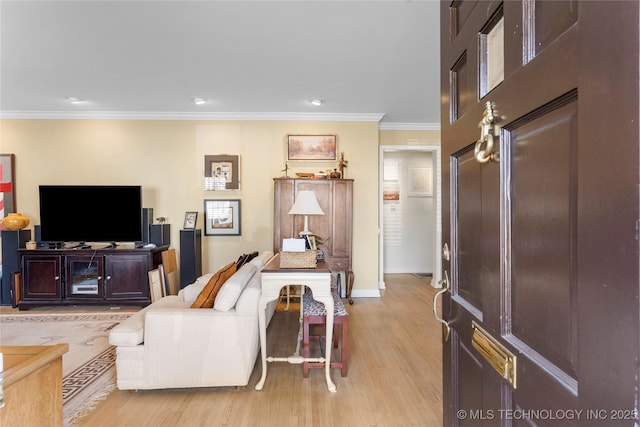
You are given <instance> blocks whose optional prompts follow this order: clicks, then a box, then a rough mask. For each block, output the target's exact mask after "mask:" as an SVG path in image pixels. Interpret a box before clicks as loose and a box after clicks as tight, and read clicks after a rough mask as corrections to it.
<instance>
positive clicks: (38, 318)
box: [0, 313, 133, 426]
mask: <svg viewBox="0 0 640 427" xmlns="http://www.w3.org/2000/svg"><path fill="white" fill-rule="evenodd" d="M131 314H133V313H114V314H111V313H105V314H101V313H96V314H92V313H77V314H76V313H65V314H20V315H0V344H2V345H53V344H59V343H65V342H66V343H68V344H69V351H68V352H67V353H65V354H64V356H63V357H62V376H63V378H62V409H63V412H64V425H65V426H73V425H74V424H75V421H76V419H77V418H78V417H79V416H81V415H82V414H84V413H85V412H86V411H90V410H91V409H92V408H93V407H94V406H95V404H96V402H97V401H98V400H100V399H102V398H104V397H106V395H107V394H109V392H111V391H112V390H113V389H114V388H115V368H114V364H115V360H116V355H115V347H113V346H112V345H109V341H108V339H109V331H111V329H112V328H113V327H114V326H116V325H117V324H118V323H120V322H122V321H123V320H125V319H126V318H128V317H129V316H131Z"/></svg>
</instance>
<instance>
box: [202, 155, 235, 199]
mask: <svg viewBox="0 0 640 427" xmlns="http://www.w3.org/2000/svg"><path fill="white" fill-rule="evenodd" d="M239 163H240V156H228V155H219V156H204V189H205V190H207V191H214V190H238V189H239V188H240V168H239Z"/></svg>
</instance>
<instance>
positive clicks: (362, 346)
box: [78, 274, 442, 427]
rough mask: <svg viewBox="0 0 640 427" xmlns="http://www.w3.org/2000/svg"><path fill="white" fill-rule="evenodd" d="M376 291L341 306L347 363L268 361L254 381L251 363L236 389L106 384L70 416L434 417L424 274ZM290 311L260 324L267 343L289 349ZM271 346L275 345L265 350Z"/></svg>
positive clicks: (435, 352)
mask: <svg viewBox="0 0 640 427" xmlns="http://www.w3.org/2000/svg"><path fill="white" fill-rule="evenodd" d="M385 282H386V284H387V289H386V290H384V291H383V292H384V293H383V296H382V298H379V299H378V298H358V299H356V300H355V303H354V305H351V306H347V310H348V311H349V314H350V316H349V372H348V376H347V377H346V378H342V377H341V376H340V371H339V370H338V369H334V370H332V378H333V381H334V382H335V383H336V386H337V388H338V392H337V393H330V392H329V391H327V388H326V383H325V380H324V371H323V370H321V369H314V370H312V371H311V373H310V375H309V378H303V377H302V366H300V365H289V364H285V363H271V364H269V373H268V377H267V381H266V383H265V386H264V390H263V391H255V390H254V389H253V387H254V386H255V384H256V382H257V381H258V379H259V377H260V372H261V368H260V366H259V363H256V367H255V369H254V372H253V375H252V376H251V379H250V381H249V385H248V386H247V387H246V388H245V389H242V390H235V389H231V388H206V389H188V390H153V391H138V392H137V393H130V392H127V391H120V390H115V391H113V392H112V393H110V394H109V396H108V397H107V398H106V399H105V400H103V401H101V402H99V403H98V405H97V407H96V409H95V410H93V411H91V412H89V413H88V414H87V415H85V416H84V417H82V418H80V419H79V422H78V426H91V427H114V426H120V427H125V426H127V427H128V426H136V427H139V426H153V427H161V426H172V427H173V426H272V425H273V426H322V427H325V426H354V427H361V426H384V427H387V426H440V425H442V373H441V371H442V361H441V359H442V351H441V341H440V339H441V328H440V325H439V323H437V322H436V321H435V320H434V318H433V315H432V314H431V301H432V299H433V295H434V293H435V290H434V289H433V288H432V287H431V286H430V285H429V283H430V279H420V278H417V277H415V276H413V275H410V274H392V275H386V276H385ZM297 316H298V314H297V312H295V311H290V312H276V314H275V316H274V318H273V321H272V322H271V325H270V326H269V329H268V331H267V332H268V338H267V340H268V342H269V348H270V350H269V353H270V354H275V355H283V356H284V355H289V354H291V353H293V351H294V350H295V336H296V331H297V327H298V319H297ZM272 349H277V351H275V352H274V351H273V350H272Z"/></svg>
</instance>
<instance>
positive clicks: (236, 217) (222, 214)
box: [204, 199, 240, 236]
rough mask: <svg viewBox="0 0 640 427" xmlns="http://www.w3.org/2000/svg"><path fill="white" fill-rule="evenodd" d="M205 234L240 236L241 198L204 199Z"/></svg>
mask: <svg viewBox="0 0 640 427" xmlns="http://www.w3.org/2000/svg"><path fill="white" fill-rule="evenodd" d="M204 218H205V227H204V234H205V236H240V200H238V199H233V200H205V201H204Z"/></svg>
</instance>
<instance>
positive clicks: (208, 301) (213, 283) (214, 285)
mask: <svg viewBox="0 0 640 427" xmlns="http://www.w3.org/2000/svg"><path fill="white" fill-rule="evenodd" d="M235 272H236V263H235V262H231V263H229V264H227V265H225V266H224V267H222V268H221V269H220V270H218V271H217V272H216V274H214V275H213V276H212V277H211V279H209V282H207V284H206V285H205V286H204V288H202V291H200V294H199V295H198V298H196V300H195V301H194V302H193V304H191V308H212V307H213V303H214V301H215V299H216V295H218V291H219V290H220V288H221V287H222V285H223V284H224V282H226V281H227V279H228V278H229V277H231V276H233V274H234V273H235Z"/></svg>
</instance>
